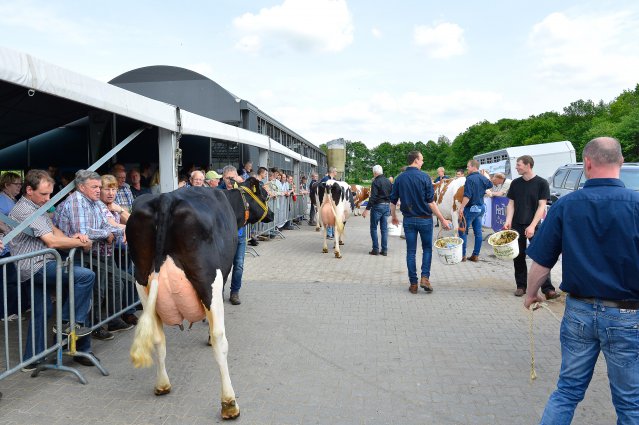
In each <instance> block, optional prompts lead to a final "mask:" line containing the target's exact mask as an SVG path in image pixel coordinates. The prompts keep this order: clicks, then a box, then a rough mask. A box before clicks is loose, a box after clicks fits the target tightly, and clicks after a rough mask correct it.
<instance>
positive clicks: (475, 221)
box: [459, 159, 493, 262]
mask: <svg viewBox="0 0 639 425" xmlns="http://www.w3.org/2000/svg"><path fill="white" fill-rule="evenodd" d="M466 167H467V168H468V176H467V177H466V183H465V184H464V199H463V200H462V203H461V205H460V206H459V221H460V223H461V220H462V218H465V219H466V229H465V231H459V237H460V238H462V240H463V241H464V245H463V248H462V251H463V252H462V255H463V257H462V261H466V242H467V239H468V230H469V229H470V226H473V233H474V234H475V246H473V255H471V256H470V257H469V258H468V260H469V261H473V262H477V261H479V251H480V250H481V242H482V233H481V219H482V217H483V216H484V213H485V212H486V205H484V195H485V194H486V189H490V188H491V187H493V182H491V181H490V180H488V179H487V178H486V177H484V176H482V175H481V174H479V161H477V160H476V159H471V160H470V161H468V164H466ZM460 226H461V225H460Z"/></svg>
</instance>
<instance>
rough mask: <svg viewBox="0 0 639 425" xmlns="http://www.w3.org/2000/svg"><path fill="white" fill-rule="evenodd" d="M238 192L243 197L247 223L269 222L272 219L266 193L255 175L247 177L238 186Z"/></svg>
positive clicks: (271, 211)
mask: <svg viewBox="0 0 639 425" xmlns="http://www.w3.org/2000/svg"><path fill="white" fill-rule="evenodd" d="M240 193H242V198H243V199H244V202H245V205H246V208H247V213H248V217H247V218H246V222H247V223H251V224H252V223H257V222H260V221H261V222H264V223H270V222H271V221H273V218H274V216H273V210H272V209H270V208H269V207H268V203H267V200H268V193H267V192H266V189H264V188H263V187H262V186H261V185H260V181H259V180H258V179H256V178H255V177H249V178H248V179H246V181H245V182H244V183H242V185H241V186H240Z"/></svg>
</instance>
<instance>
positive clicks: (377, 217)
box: [362, 165, 392, 256]
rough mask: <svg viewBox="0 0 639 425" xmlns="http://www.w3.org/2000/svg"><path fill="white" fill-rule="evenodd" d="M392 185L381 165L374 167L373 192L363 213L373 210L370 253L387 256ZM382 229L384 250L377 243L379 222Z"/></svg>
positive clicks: (364, 215)
mask: <svg viewBox="0 0 639 425" xmlns="http://www.w3.org/2000/svg"><path fill="white" fill-rule="evenodd" d="M391 189H392V185H391V182H390V180H388V179H387V178H386V177H384V171H383V170H382V166H381V165H376V166H374V167H373V183H372V184H371V194H370V196H369V198H368V204H367V205H366V210H364V212H363V213H362V217H364V218H366V214H368V211H371V239H372V241H373V249H372V250H371V251H370V252H369V254H370V255H378V254H382V255H383V256H386V255H387V253H388V216H389V215H390V205H389V202H390V194H391ZM378 223H379V226H380V228H381V231H382V250H381V251H380V250H379V245H378V244H377V224H378Z"/></svg>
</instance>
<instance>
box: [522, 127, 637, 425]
mask: <svg viewBox="0 0 639 425" xmlns="http://www.w3.org/2000/svg"><path fill="white" fill-rule="evenodd" d="M582 156H583V160H584V173H585V175H586V177H587V178H588V180H587V181H586V184H585V185H584V187H583V189H582V190H577V191H574V192H573V193H570V194H568V195H565V196H562V197H561V198H559V200H558V201H556V202H554V203H553V205H552V208H550V210H549V212H548V216H547V217H546V220H544V222H543V224H542V225H541V227H540V228H539V232H538V234H537V236H536V237H535V238H534V239H533V240H532V242H531V244H530V246H529V247H528V256H529V257H530V258H532V259H533V263H532V266H531V268H530V271H529V273H528V285H527V292H526V298H525V300H524V306H525V307H526V308H529V307H530V306H531V305H532V304H533V303H535V302H538V301H541V300H542V297H541V295H540V294H539V288H540V287H541V286H542V284H543V283H544V282H545V281H546V277H547V276H548V275H549V273H550V269H551V268H552V267H553V266H554V265H555V263H556V262H557V260H558V258H559V255H562V258H563V260H562V265H563V267H562V283H561V286H560V288H561V289H562V290H563V291H565V292H568V294H569V295H568V297H567V298H566V310H565V312H564V317H563V320H562V323H561V333H560V342H561V370H560V372H559V381H558V382H557V389H556V390H555V391H554V392H553V393H552V395H551V396H550V399H549V400H548V404H547V405H546V409H545V410H544V414H543V417H542V418H541V423H542V424H552V425H564V424H569V423H571V421H572V418H573V415H574V412H575V408H576V407H577V404H578V403H579V402H580V401H581V400H583V398H584V395H585V393H586V389H587V388H588V384H589V383H590V380H591V378H592V375H593V372H594V368H595V364H596V362H597V358H598V357H599V352H600V351H603V354H604V358H605V359H606V366H607V372H608V380H609V382H610V391H611V393H612V403H613V405H614V406H615V410H616V412H617V418H618V419H617V423H618V424H639V280H638V279H637V276H639V193H637V192H635V191H633V190H631V189H627V188H625V186H624V184H623V182H622V181H621V180H619V172H620V169H621V164H622V163H623V156H622V154H621V146H620V145H619V142H618V141H617V140H615V139H613V138H610V137H600V138H597V139H594V140H591V141H590V142H588V144H586V146H585V147H584V151H583V155H582ZM611 205H614V215H611V214H609V213H605V211H610V209H611Z"/></svg>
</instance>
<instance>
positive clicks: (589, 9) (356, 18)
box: [0, 0, 639, 148]
mask: <svg viewBox="0 0 639 425" xmlns="http://www.w3.org/2000/svg"><path fill="white" fill-rule="evenodd" d="M638 40H639V2H637V1H635V0H627V1H624V0H619V1H608V0H599V1H588V0H585V1H584V0H581V1H562V0H554V1H550V0H536V1H534V2H523V1H516V0H514V1H513V0H508V1H501V0H495V1H488V2H478V1H471V0H468V1H465V0H457V1H448V2H442V1H431V0H396V1H393V2H389V1H382V0H270V1H268V0H264V1H254V0H208V1H204V0H202V1H197V0H193V1H188V2H168V1H157V0H155V1H150V0H149V1H146V0H139V1H131V0H129V1H121V0H111V1H109V2H80V1H65V0H58V1H55V2H51V1H41V0H25V1H21V0H11V1H7V0H0V45H2V46H3V47H8V48H11V49H14V50H18V51H22V52H25V53H29V54H31V55H33V56H35V57H38V58H40V59H43V60H45V61H47V62H51V63H53V64H56V65H59V66H61V67H64V68H67V69H70V70H73V71H76V72H79V73H81V74H84V75H87V76H89V77H92V78H95V79H97V80H100V81H104V82H106V81H109V80H111V79H112V78H114V77H116V76H118V75H120V74H122V73H124V72H127V71H130V70H132V69H136V68H139V67H143V66H151V65H171V66H179V67H184V68H188V69H191V70H193V71H196V72H199V73H200V74H203V75H205V76H206V77H208V78H210V79H212V80H213V81H215V82H216V83H218V84H219V85H221V86H222V87H224V88H225V89H227V90H228V91H230V92H231V93H233V94H234V95H236V96H238V97H240V98H242V99H246V100H248V101H249V102H251V103H253V104H254V105H256V106H257V107H259V108H260V109H261V110H262V111H264V112H266V113H267V114H268V115H270V116H271V117H273V118H275V119H277V120H278V121H280V122H281V123H283V124H284V125H286V126H287V127H289V128H290V129H292V130H294V131H295V132H297V133H298V134H299V135H301V136H302V137H304V138H305V139H307V140H309V141H310V142H312V143H314V144H316V145H319V144H321V143H326V142H327V141H329V140H332V139H336V138H340V137H341V138H344V139H346V140H352V141H362V142H364V143H365V144H366V145H367V146H368V147H369V148H372V147H375V146H377V145H379V144H380V143H382V142H391V143H400V142H404V141H410V142H417V141H422V142H427V141H428V140H437V139H438V137H440V136H442V135H443V136H446V137H448V138H449V139H450V140H454V138H455V137H456V136H457V135H459V134H460V133H462V132H464V131H465V130H466V129H467V128H468V127H470V126H472V125H473V124H475V123H477V122H480V121H483V120H488V121H491V122H495V121H497V120H499V119H501V118H515V119H521V118H526V117H529V116H531V115H536V114H540V113H542V112H547V111H557V112H562V111H563V108H564V107H565V106H568V105H569V104H570V103H571V102H574V101H576V100H579V99H583V100H587V99H592V100H593V101H595V102H597V101H599V100H604V101H605V102H610V101H612V100H613V99H614V98H615V97H616V96H618V95H619V94H621V92H622V91H624V90H632V89H634V87H635V86H636V85H637V84H638V83H639V42H638Z"/></svg>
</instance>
